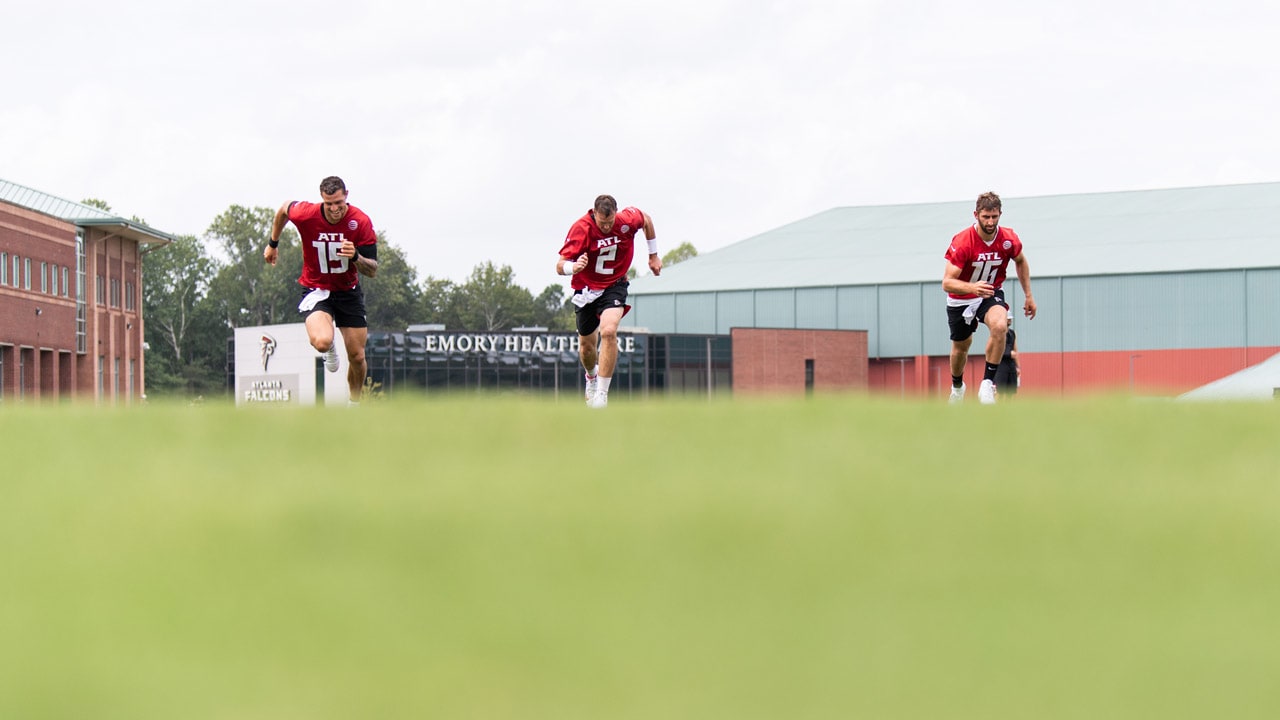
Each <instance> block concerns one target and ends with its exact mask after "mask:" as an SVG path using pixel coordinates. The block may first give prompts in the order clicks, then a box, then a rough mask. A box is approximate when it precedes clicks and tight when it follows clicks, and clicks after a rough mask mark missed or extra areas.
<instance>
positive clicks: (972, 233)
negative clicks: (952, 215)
mask: <svg viewBox="0 0 1280 720" xmlns="http://www.w3.org/2000/svg"><path fill="white" fill-rule="evenodd" d="M1021 254H1022V241H1021V240H1019V239H1018V235H1017V234H1016V233H1014V232H1013V231H1012V230H1010V229H1009V228H1007V227H999V226H997V227H996V237H995V239H994V240H992V241H991V243H990V244H988V243H987V242H985V241H984V240H983V239H982V235H981V234H979V233H978V228H977V227H975V226H970V227H969V228H968V229H966V230H961V231H960V232H959V233H958V234H956V236H955V237H953V238H951V247H949V248H947V254H946V258H947V260H948V261H950V263H951V264H952V265H955V266H956V267H958V268H960V279H961V280H964V281H965V282H971V283H976V282H989V283H991V285H992V287H994V288H995V289H996V290H999V289H1000V287H1001V286H1002V285H1004V276H1005V270H1006V269H1007V268H1008V267H1009V261H1010V260H1012V259H1014V258H1016V257H1018V256H1019V255H1021ZM947 295H948V296H949V297H952V298H955V299H956V300H972V299H973V298H976V297H978V296H977V295H975V294H972V293H970V294H968V295H956V294H955V293H947Z"/></svg>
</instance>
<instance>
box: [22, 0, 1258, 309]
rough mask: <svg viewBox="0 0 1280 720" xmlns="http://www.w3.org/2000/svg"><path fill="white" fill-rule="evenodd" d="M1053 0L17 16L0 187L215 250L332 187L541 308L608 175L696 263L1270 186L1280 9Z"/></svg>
mask: <svg viewBox="0 0 1280 720" xmlns="http://www.w3.org/2000/svg"><path fill="white" fill-rule="evenodd" d="M117 5H122V6H123V7H116V6H117ZM1047 5H1049V4H1048V3H1040V2H1034V1H1029V0H1016V1H1005V0H990V1H989V2H984V3H958V2H954V1H942V0H937V1H935V0H923V1H920V2H911V1H910V0H906V1H901V2H898V1H888V2H879V1H861V0H833V1H830V2H827V1H825V0H794V1H791V2H772V1H770V0H757V1H755V2H750V1H749V2H724V1H721V0H656V1H650V2H630V3H614V2H609V1H608V0H592V1H582V2H578V1H573V0H569V1H564V2H538V1H537V0H531V1H520V0H487V1H486V0H450V1H449V2H438V1H436V0H425V1H422V2H412V1H410V0H395V1H383V0H365V1H364V2H341V3H339V2H330V1H329V0H318V1H313V2H288V3H284V2H276V1H275V0H252V1H247V2H246V1H244V0H229V1H224V2H217V3H193V4H188V3H181V2H172V0H164V1H163V2H159V1H156V0H134V2H131V3H120V4H117V3H104V2H99V1H97V0H95V1H93V2H57V1H56V0H51V1H50V2H45V3H37V2H22V3H9V4H7V5H6V7H5V10H4V33H3V35H4V38H3V41H2V42H0V60H2V61H3V67H4V68H5V92H4V94H3V97H2V99H0V178H3V179H5V180H9V181H11V182H16V183H19V184H22V185H27V186H30V187H34V188H36V189H38V190H42V191H44V192H48V193H51V194H54V195H58V196H61V197H65V198H68V199H72V200H82V199H84V198H89V197H93V198H100V199H103V200H106V201H107V202H109V203H110V204H111V205H112V207H113V209H114V210H115V211H116V212H118V213H120V214H122V215H125V216H131V215H137V216H140V217H142V218H144V219H145V220H146V221H147V222H148V223H149V224H151V225H152V226H153V227H156V228H157V229H160V230H163V231H165V232H170V233H174V234H184V235H186V234H190V235H196V236H203V235H204V233H205V230H206V229H207V228H208V226H209V224H210V223H211V221H212V220H213V219H214V218H215V217H216V216H217V215H218V214H220V213H222V212H223V211H224V210H226V209H227V208H228V207H229V206H230V205H233V204H239V205H246V206H267V207H271V208H275V207H278V206H279V205H280V204H281V203H282V202H284V201H286V200H318V198H319V190H318V185H319V181H320V179H321V178H322V177H324V176H326V175H333V174H336V175H340V176H341V177H343V178H344V179H345V180H346V182H347V187H348V189H349V190H350V202H351V203H352V204H353V205H356V206H358V207H360V208H361V209H363V210H365V211H366V212H367V213H368V214H369V215H370V217H372V219H373V222H374V226H375V228H377V229H379V230H383V231H385V232H386V235H387V237H388V239H389V240H390V241H391V242H392V243H393V244H395V245H397V246H399V247H400V248H402V249H403V250H404V251H405V253H406V255H407V256H408V259H409V261H410V262H411V263H412V264H413V265H414V266H415V267H416V268H417V269H418V272H419V276H420V277H425V276H427V275H433V276H435V277H438V278H449V279H452V280H455V281H459V282H461V281H464V280H465V279H466V277H467V276H468V275H470V273H471V271H472V269H473V268H474V267H475V266H476V265H477V264H480V263H483V262H485V261H487V260H491V261H493V262H494V263H496V264H498V265H510V266H511V267H512V268H514V270H515V272H516V282H517V283H519V284H520V285H522V286H524V287H526V288H529V289H530V290H531V291H533V292H534V293H535V294H537V293H538V292H540V291H541V290H542V289H543V288H545V287H546V286H547V285H550V284H553V283H561V284H565V283H564V282H563V280H564V279H563V278H560V277H557V276H556V275H555V273H554V263H555V259H556V256H557V252H558V250H559V248H560V244H561V242H562V241H563V239H564V235H565V232H566V231H567V229H568V227H569V225H570V224H572V222H573V221H574V220H576V219H577V218H578V217H580V216H581V215H582V214H583V213H584V212H585V211H586V210H587V208H588V207H589V206H590V204H591V201H592V200H593V199H594V197H595V196H596V195H598V194H600V193H610V194H613V195H614V196H615V197H617V199H618V201H619V203H620V204H622V205H635V206H636V207H639V208H640V209H642V210H644V211H646V212H648V213H649V214H650V215H651V216H652V217H653V218H654V222H655V225H656V227H657V231H658V238H659V243H660V245H661V247H662V250H663V252H665V251H666V250H669V249H671V248H672V247H675V246H676V245H678V244H680V243H681V242H685V241H688V242H692V243H693V244H694V245H695V246H696V247H697V248H698V250H699V251H700V252H703V253H705V252H709V251H712V250H714V249H716V248H720V247H724V246H725V245H728V244H730V243H733V242H736V241H738V240H742V239H745V238H747V237H751V236H753V235H756V234H759V233H761V232H765V231H767V230H770V229H772V228H775V227H778V226H780V225H784V224H787V223H789V222H792V221H795V220H798V219H801V218H803V217H807V216H809V215H812V214H815V213H818V212H821V211H824V210H827V209H830V208H832V207H838V206H851V205H876V204H886V203H918V202H935V201H944V200H968V199H971V198H974V197H976V196H977V195H978V194H979V193H980V192H982V191H985V190H995V191H996V192H999V193H1000V194H1001V195H1003V196H1004V197H1006V198H1016V197H1018V196H1028V195H1048V194H1059V193H1077V192H1098V191H1110V190H1131V189H1148V188H1165V187H1180V186H1198V185H1215V184H1227V183H1242V182H1262V181H1276V180H1280V130H1277V125H1276V119H1277V118H1280V83H1278V82H1277V80H1276V69H1277V67H1278V65H1280V63H1277V59H1278V58H1280V51H1277V50H1276V42H1277V41H1276V38H1277V37H1278V36H1280V9H1278V8H1280V4H1277V3H1273V2H1263V1H1262V0H1257V1H1255V2H1241V1H1239V0H1220V1H1219V2H1214V3H1206V2H1201V1H1197V2H1182V1H1180V0H1165V1H1163V2H1145V1H1139V2H1125V1H1124V0H1111V1H1109V2H1098V1H1096V0H1083V1H1079V0H1077V1H1073V2H1059V3H1053V7H1046V6H1047ZM1011 210H1012V208H1011V207H1006V212H1009V211H1011ZM968 221H969V218H968V217H957V218H956V223H957V230H958V229H959V228H960V227H962V226H963V225H964V224H965V223H966V222H968ZM1015 227H1016V226H1015ZM1025 239H1026V241H1027V243H1028V247H1029V248H1031V247H1033V246H1034V242H1035V238H1025ZM945 240H946V238H939V248H940V249H939V254H940V255H941V252H942V250H941V246H942V244H943V243H945ZM639 266H643V262H641V263H640V264H639Z"/></svg>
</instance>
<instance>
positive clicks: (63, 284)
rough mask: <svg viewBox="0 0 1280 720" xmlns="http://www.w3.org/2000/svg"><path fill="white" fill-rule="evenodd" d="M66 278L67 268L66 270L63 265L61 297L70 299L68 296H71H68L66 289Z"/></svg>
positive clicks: (67, 274)
mask: <svg viewBox="0 0 1280 720" xmlns="http://www.w3.org/2000/svg"><path fill="white" fill-rule="evenodd" d="M68 276H69V273H68V272H67V268H66V266H65V265H64V266H63V267H62V297H70V296H71V295H70V290H69V289H68V288H67V280H68Z"/></svg>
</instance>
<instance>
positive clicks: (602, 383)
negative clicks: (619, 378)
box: [596, 377, 613, 393]
mask: <svg viewBox="0 0 1280 720" xmlns="http://www.w3.org/2000/svg"><path fill="white" fill-rule="evenodd" d="M612 381H613V378H611V377H602V378H600V380H599V382H598V384H597V385H596V392H598V393H608V392H609V383H610V382H612Z"/></svg>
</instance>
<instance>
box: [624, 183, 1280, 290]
mask: <svg viewBox="0 0 1280 720" xmlns="http://www.w3.org/2000/svg"><path fill="white" fill-rule="evenodd" d="M974 198H975V199H976V198H977V194H976V193H975V194H974ZM1002 200H1003V205H1004V214H1003V216H1002V217H1001V224H1002V225H1004V226H1005V227H1008V228H1010V229H1012V230H1013V231H1014V232H1016V233H1018V236H1019V237H1020V238H1021V239H1022V242H1023V247H1024V249H1025V253H1026V256H1027V260H1028V262H1029V263H1030V265H1031V273H1032V278H1033V279H1034V278H1036V277H1070V276H1082V275H1120V274H1132V273H1155V272H1180V271H1195V270H1221V269H1239V268H1255V267H1280V183H1255V184H1247V185H1220V186H1209V187H1198V188H1176V189H1166V190H1138V191H1127V192H1109V193H1085V194H1076V195H1046V196H1040V197H1025V198H1010V197H1006V198H1002ZM974 202H975V200H974V199H970V200H963V201H956V202H941V203H923V204H919V205H879V206H865V207H840V208H834V209H832V210H827V211H826V212H822V213H819V214H817V215H813V216H811V217H807V218H804V219H803V220H798V221H796V222H793V223H791V224H788V225H784V226H782V227H780V228H777V229H775V230H770V231H768V232H765V233H762V234H760V235H756V236H754V237H750V238H747V239H746V240H742V241H740V242H737V243H734V244H732V245H729V246H727V247H724V248H721V249H719V250H714V251H711V252H706V253H703V254H701V255H698V256H697V257H695V258H691V259H689V260H686V261H684V262H682V263H680V264H679V265H675V266H672V267H671V268H669V269H667V270H665V271H663V273H662V275H661V276H659V277H652V276H644V277H640V278H637V279H636V280H635V281H633V282H632V285H631V292H632V293H633V294H636V295H653V294H662V293H677V292H681V293H689V292H711V291H716V290H746V289H765V288H793V287H815V286H847V285H887V284H893V283H907V282H922V281H935V280H936V281H938V282H941V281H942V272H943V269H944V268H943V263H945V262H946V261H945V260H944V259H943V253H945V252H946V249H947V243H948V241H949V240H950V239H951V238H952V237H953V236H954V235H955V234H956V233H958V232H960V231H961V230H963V229H964V228H965V227H966V226H968V225H969V224H971V223H972V222H973V208H974ZM1010 275H1011V276H1012V275H1014V272H1013V268H1012V267H1010Z"/></svg>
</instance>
